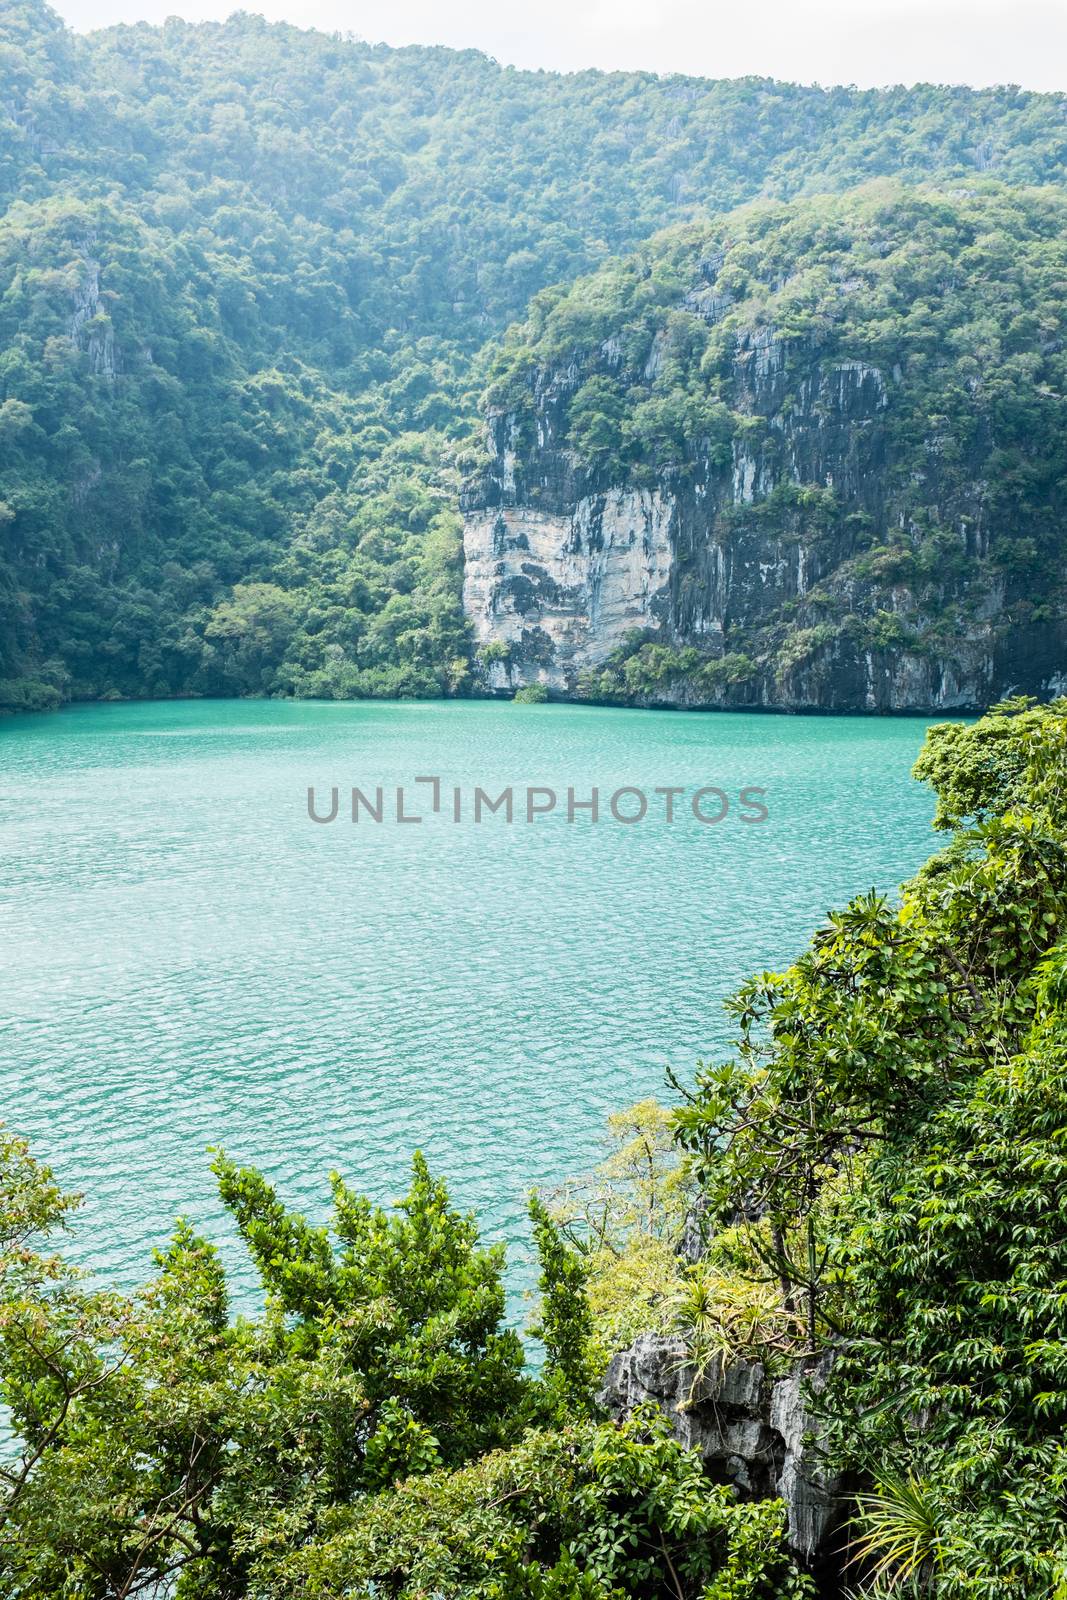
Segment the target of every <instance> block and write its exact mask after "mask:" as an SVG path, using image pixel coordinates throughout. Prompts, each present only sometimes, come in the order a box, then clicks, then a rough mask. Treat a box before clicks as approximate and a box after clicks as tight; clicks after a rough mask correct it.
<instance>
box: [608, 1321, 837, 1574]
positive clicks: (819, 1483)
mask: <svg viewBox="0 0 1067 1600" xmlns="http://www.w3.org/2000/svg"><path fill="white" fill-rule="evenodd" d="M831 1361H832V1357H831V1356H830V1355H824V1356H821V1357H819V1358H818V1359H817V1360H814V1361H810V1362H800V1363H798V1364H797V1365H796V1366H795V1367H794V1368H793V1370H792V1371H791V1372H790V1373H789V1374H788V1375H787V1376H785V1377H782V1378H777V1379H775V1378H772V1377H770V1376H769V1375H768V1373H767V1370H766V1368H765V1367H764V1365H763V1364H762V1362H759V1361H742V1360H735V1361H731V1362H728V1363H727V1364H726V1365H725V1366H721V1365H713V1366H712V1367H711V1368H710V1369H709V1370H708V1371H707V1372H705V1373H698V1372H697V1371H696V1369H695V1368H694V1366H693V1364H692V1362H691V1361H690V1359H689V1357H688V1355H687V1351H686V1346H685V1343H684V1341H683V1340H682V1339H681V1338H676V1337H670V1336H667V1335H663V1334H653V1333H648V1334H642V1335H641V1336H640V1338H638V1339H637V1340H636V1341H635V1342H634V1343H633V1344H632V1345H631V1346H630V1348H629V1349H628V1350H623V1351H621V1352H620V1353H619V1354H617V1355H616V1356H614V1357H613V1358H612V1361H611V1364H610V1365H609V1367H608V1370H607V1373H606V1375H605V1379H604V1386H603V1390H602V1392H601V1395H600V1402H601V1404H602V1405H603V1406H604V1407H605V1409H606V1410H607V1411H608V1412H609V1413H610V1414H611V1415H612V1416H614V1417H617V1418H622V1417H625V1416H628V1415H629V1414H630V1412H632V1411H633V1410H634V1409H635V1408H636V1407H638V1406H642V1405H654V1406H656V1407H658V1408H659V1409H660V1410H661V1411H662V1412H663V1413H664V1414H665V1415H666V1416H668V1417H669V1418H670V1421H671V1425H672V1427H673V1429H674V1432H675V1435H676V1436H677V1438H678V1439H679V1441H680V1442H681V1443H682V1444H683V1445H685V1446H686V1448H687V1449H692V1450H699V1451H700V1453H701V1455H702V1456H703V1457H704V1460H705V1462H706V1463H707V1465H708V1469H709V1471H710V1472H711V1474H712V1475H713V1476H714V1477H715V1478H717V1479H718V1480H719V1481H720V1482H723V1483H730V1484H733V1485H734V1486H735V1488H736V1489H737V1490H738V1492H739V1493H740V1494H742V1495H744V1496H746V1497H748V1496H752V1497H756V1498H768V1497H778V1498H780V1499H782V1500H783V1501H784V1502H785V1505H786V1511H787V1516H788V1541H789V1545H790V1547H791V1549H792V1550H793V1551H794V1552H795V1554H796V1555H797V1556H798V1557H800V1559H801V1560H803V1561H805V1562H807V1563H809V1564H813V1563H817V1562H820V1561H824V1560H826V1559H827V1558H828V1557H830V1558H832V1556H833V1551H834V1545H835V1542H836V1541H835V1534H836V1531H837V1529H838V1527H839V1525H840V1522H841V1518H842V1513H843V1510H844V1496H843V1493H842V1485H841V1483H840V1480H839V1479H837V1478H835V1477H834V1476H833V1475H832V1474H830V1473H828V1472H827V1470H826V1466H825V1461H824V1456H823V1453H822V1451H821V1448H820V1444H819V1430H818V1424H817V1422H816V1421H815V1420H814V1419H813V1417H812V1415H811V1410H810V1398H811V1396H812V1395H813V1394H817V1393H818V1392H819V1391H820V1390H821V1389H822V1388H823V1387H824V1386H825V1383H826V1379H827V1376H828V1374H829V1371H830V1365H831Z"/></svg>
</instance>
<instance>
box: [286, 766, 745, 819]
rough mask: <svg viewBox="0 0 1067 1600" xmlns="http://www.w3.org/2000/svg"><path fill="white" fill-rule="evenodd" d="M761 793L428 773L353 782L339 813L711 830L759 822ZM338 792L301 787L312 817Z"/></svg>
mask: <svg viewBox="0 0 1067 1600" xmlns="http://www.w3.org/2000/svg"><path fill="white" fill-rule="evenodd" d="M416 784H420V785H422V786H423V788H422V790H421V791H419V792H418V793H415V792H414V789H415V785H416ZM490 787H492V786H490ZM766 792H767V791H766V789H763V788H760V787H758V786H756V785H750V786H748V787H746V788H744V789H740V790H738V791H737V792H736V793H731V792H728V791H727V790H725V789H720V788H718V787H717V786H715V785H714V784H708V785H706V786H704V787H703V788H699V789H689V788H688V787H687V786H686V785H685V784H656V785H655V786H654V787H653V788H651V789H646V788H639V787H638V786H637V785H636V784H623V785H621V786H620V787H619V788H617V789H613V790H612V791H611V793H610V794H609V793H607V792H606V791H605V792H603V793H602V791H601V790H600V789H599V788H598V787H597V786H596V785H594V786H593V787H591V788H588V789H584V788H582V789H577V788H575V787H574V786H572V785H568V786H567V788H566V790H563V789H557V788H552V787H551V786H549V785H548V784H526V785H515V784H509V785H508V786H507V788H505V789H501V790H500V792H499V793H498V794H495V795H494V794H491V793H490V790H489V789H486V788H482V787H480V786H479V785H473V786H472V785H466V786H464V785H460V784H446V783H445V781H444V779H443V778H440V777H432V776H431V777H419V778H413V779H412V780H411V781H410V783H409V784H407V785H405V784H395V785H385V784H377V785H376V786H375V787H374V788H369V789H361V788H356V787H355V786H353V787H352V788H350V789H349V790H348V794H347V797H346V801H345V807H344V817H345V819H346V820H350V821H352V822H356V823H360V822H362V823H370V824H371V825H373V824H375V823H393V824H401V825H406V824H411V823H419V822H422V821H423V819H424V816H425V815H426V814H427V810H428V812H429V814H432V815H435V816H443V817H446V818H447V819H448V820H449V821H451V822H474V823H481V822H484V821H487V820H490V821H494V822H504V823H508V822H524V823H533V822H539V821H541V820H543V819H544V818H545V817H549V816H552V815H553V814H556V815H559V816H565V817H566V820H567V821H568V822H578V821H582V822H593V823H598V822H603V821H608V820H610V821H611V822H615V823H621V824H622V825H623V826H624V827H630V826H632V825H633V824H634V823H639V822H645V821H646V820H654V821H661V822H671V823H673V822H675V821H676V820H678V818H679V817H687V816H690V815H691V816H693V817H695V818H696V820H697V822H700V823H703V824H704V826H706V827H714V826H715V825H716V824H717V823H720V822H725V821H726V819H727V818H728V817H733V818H735V819H736V820H737V821H740V822H746V823H761V822H766V821H767V818H768V815H769V813H768V810H767V807H766V806H765V805H764V803H763V797H764V796H765V794H766ZM341 794H342V790H341V789H340V787H338V786H337V785H334V786H333V787H332V788H331V789H330V799H329V805H328V806H326V805H324V804H323V802H322V800H320V799H317V798H316V794H315V789H314V786H313V785H311V786H309V787H308V792H307V807H308V816H309V817H310V818H311V820H312V822H319V823H323V824H325V823H330V822H337V821H338V819H339V818H341V816H342V810H341Z"/></svg>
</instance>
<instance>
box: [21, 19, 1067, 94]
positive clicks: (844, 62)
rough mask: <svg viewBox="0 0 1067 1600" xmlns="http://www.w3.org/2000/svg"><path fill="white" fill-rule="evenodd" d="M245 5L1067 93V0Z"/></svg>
mask: <svg viewBox="0 0 1067 1600" xmlns="http://www.w3.org/2000/svg"><path fill="white" fill-rule="evenodd" d="M52 3H53V4H54V5H55V6H56V9H57V10H58V11H60V12H61V14H62V15H63V16H64V17H66V18H67V20H68V21H69V22H70V23H71V24H72V25H73V26H74V27H75V28H79V29H88V28H96V27H104V26H106V25H107V24H108V23H112V22H136V21H138V20H144V21H149V22H162V21H163V19H164V18H165V17H167V16H173V15H178V16H183V17H186V18H188V19H189V20H191V21H195V20H201V19H204V18H218V19H221V18H224V17H226V16H228V15H229V14H230V12H232V11H234V10H236V9H238V6H237V4H236V3H235V0H52ZM241 9H243V10H247V11H259V12H262V13H263V14H264V15H265V16H267V17H269V18H271V20H286V21H290V22H295V23H298V24H299V25H301V26H303V27H315V28H325V29H329V30H331V31H333V30H339V31H342V32H351V33H354V34H356V35H357V36H358V37H360V38H363V39H371V40H375V41H377V40H384V41H385V42H386V43H388V44H447V45H456V46H461V47H465V46H470V45H473V46H475V47H476V48H477V49H479V50H485V51H486V52H487V53H488V54H489V55H492V56H496V57H497V59H498V60H500V61H505V62H513V63H514V64H515V65H517V66H522V67H554V68H559V69H562V70H565V71H569V70H574V69H577V68H581V67H608V68H611V67H625V68H635V67H636V68H644V69H647V70H650V71H654V72H690V73H697V74H700V75H702V76H705V77H715V78H718V77H735V76H738V75H740V74H744V73H760V74H765V75H767V76H770V77H776V78H789V79H795V80H797V81H799V82H802V83H811V82H819V83H858V84H862V85H872V84H884V83H902V82H903V83H912V82H915V81H916V80H918V79H926V80H932V81H934V82H939V83H971V84H988V83H1018V84H1022V85H1023V86H1024V87H1026V88H1031V89H1067V0H1019V3H1017V4H1011V3H1009V0H451V3H445V4H442V3H440V0H438V3H436V4H434V3H432V0H245V3H244V5H243V6H242V7H241Z"/></svg>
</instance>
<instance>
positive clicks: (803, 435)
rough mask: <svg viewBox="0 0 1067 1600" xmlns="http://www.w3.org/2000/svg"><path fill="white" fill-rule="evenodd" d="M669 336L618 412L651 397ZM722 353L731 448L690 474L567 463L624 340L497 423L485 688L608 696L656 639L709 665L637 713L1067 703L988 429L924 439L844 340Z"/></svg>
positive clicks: (900, 387)
mask: <svg viewBox="0 0 1067 1600" xmlns="http://www.w3.org/2000/svg"><path fill="white" fill-rule="evenodd" d="M720 266H721V260H720V259H709V260H708V261H706V262H704V263H703V264H702V270H703V276H702V278H701V280H700V282H699V283H697V284H696V285H695V286H694V287H693V288H692V289H691V290H690V291H688V293H687V294H686V295H685V296H684V298H683V300H682V302H681V307H680V309H682V310H684V311H686V312H688V313H689V314H690V315H692V316H693V317H698V318H700V319H701V320H702V321H703V322H705V323H709V324H714V323H716V322H718V321H720V320H721V319H722V318H723V316H724V315H726V314H727V312H728V311H729V310H730V299H729V296H728V295H725V294H723V293H721V292H720V291H719V290H718V289H717V288H716V275H717V273H718V270H719V267H720ZM842 287H843V292H844V291H846V290H848V289H849V284H848V283H847V282H846V283H845V284H844V285H843V286H842ZM664 338H665V335H664V334H663V333H662V331H661V332H660V333H657V334H656V335H655V336H654V337H653V338H652V340H651V344H650V347H649V350H648V354H647V359H645V362H644V366H643V368H642V369H641V370H640V372H639V376H638V379H637V380H634V379H633V377H632V375H631V377H629V378H627V379H626V383H629V384H631V388H629V389H626V387H625V383H624V384H623V388H624V390H625V392H626V394H627V395H631V394H633V393H635V392H639V391H638V390H634V389H633V387H632V384H633V383H634V382H635V381H636V382H637V383H638V386H640V383H641V382H646V381H647V383H652V382H654V380H655V379H656V376H657V373H658V371H659V369H660V365H661V363H662V361H663V359H664ZM731 351H732V354H731V356H730V360H729V365H728V372H727V377H726V379H725V383H724V387H723V388H722V391H721V392H723V393H725V394H726V396H727V397H728V404H729V407H730V411H731V415H732V417H733V421H734V428H733V434H732V438H731V439H728V440H727V441H726V442H725V444H724V442H723V440H722V439H720V440H719V441H718V442H717V444H716V445H715V446H713V445H712V444H711V443H710V442H708V443H707V444H706V445H705V446H702V447H699V448H695V449H693V450H691V451H690V455H689V457H688V459H686V460H685V461H684V462H679V461H678V460H677V459H675V460H673V461H670V462H669V463H668V464H666V465H663V466H659V467H657V466H656V464H655V462H654V461H648V462H644V463H641V464H640V467H639V468H630V469H627V471H626V472H622V470H621V469H619V468H617V467H616V468H612V469H604V468H598V469H594V468H592V467H590V466H588V465H584V464H583V463H582V462H581V461H580V460H579V458H578V456H577V455H576V453H575V452H574V451H573V450H572V449H571V447H570V443H569V431H568V429H569V421H568V418H569V406H570V402H571V400H572V398H573V396H574V395H575V394H576V393H577V391H578V390H579V389H580V388H581V387H582V385H583V384H586V383H587V382H588V381H589V380H590V378H593V379H602V380H603V381H604V382H605V383H608V382H609V381H611V382H614V375H615V374H616V373H617V371H618V370H619V364H620V362H621V361H622V360H623V356H622V353H621V348H620V344H619V341H618V339H616V338H609V339H607V340H605V341H604V342H603V343H602V345H601V346H600V348H599V350H598V351H597V352H596V353H595V355H594V356H593V357H590V356H589V355H588V354H586V355H584V356H582V357H581V358H579V357H577V356H576V357H575V359H574V360H573V361H571V362H570V363H568V364H565V365H563V366H561V367H559V368H556V369H554V370H540V371H537V372H535V374H534V375H533V377H532V378H531V380H530V387H531V394H530V399H529V403H528V404H526V403H524V404H523V405H519V406H517V407H516V409H513V410H509V411H499V412H496V413H494V414H492V415H490V417H489V418H488V445H489V464H488V467H487V469H486V470H485V471H484V472H483V473H482V475H481V476H480V477H479V478H478V480H477V481H476V482H473V483H471V484H470V485H469V486H468V489H467V492H466V495H465V501H464V510H465V530H464V554H465V570H466V577H465V583H464V606H465V610H466V613H467V615H468V617H469V619H470V621H471V623H472V626H473V631H474V635H475V639H476V642H477V644H478V645H479V646H481V647H483V657H485V660H486V666H485V682H486V685H487V687H489V688H490V689H492V690H495V691H500V692H503V691H510V690H511V689H513V688H515V687H516V686H518V685H519V684H523V683H529V682H531V681H534V680H538V681H540V682H542V683H544V684H545V685H546V686H548V687H549V688H550V689H552V690H554V691H556V692H558V693H561V694H565V695H570V694H574V693H577V692H582V693H585V694H588V695H590V696H591V697H593V698H597V697H598V696H599V694H600V690H598V680H597V675H598V673H601V672H602V671H603V669H604V666H605V663H610V660H611V658H612V656H613V654H614V653H616V652H618V651H619V649H620V646H624V645H626V646H628V647H629V648H631V649H632V647H633V642H634V640H635V639H638V640H640V639H643V640H646V641H649V642H655V643H659V644H663V645H665V646H667V647H668V648H669V649H670V650H671V651H673V652H675V653H677V652H679V651H684V650H687V649H688V650H689V651H690V652H692V650H693V649H694V648H695V650H696V651H697V652H698V653H699V657H698V661H697V665H696V667H695V668H694V669H692V670H683V671H680V672H679V671H678V670H672V671H670V672H669V673H666V674H665V675H664V676H663V677H662V678H661V679H660V680H658V681H657V682H656V683H655V684H654V685H652V686H650V685H648V684H647V683H641V684H638V685H637V686H636V689H635V692H634V694H633V695H632V698H635V699H636V700H638V701H639V702H640V703H649V704H663V705H679V706H692V705H707V704H712V705H724V706H736V707H752V708H762V709H824V710H838V711H911V710H915V711H966V710H971V709H978V708H981V707H984V706H986V705H988V704H989V703H990V702H991V701H993V700H995V699H998V698H1000V697H1002V696H1004V695H1006V694H1009V693H1015V692H1026V693H1033V694H1037V695H1039V696H1041V697H1048V696H1050V695H1052V694H1055V693H1057V692H1060V688H1061V686H1062V683H1063V679H1064V673H1065V669H1067V627H1065V624H1064V622H1063V620H1062V617H1060V616H1058V615H1057V614H1056V613H1055V608H1053V609H1052V611H1051V612H1050V610H1049V608H1048V607H1042V606H1039V605H1036V604H1035V603H1034V597H1033V596H1028V595H1027V593H1026V592H1025V583H1021V584H1015V585H1014V587H1013V586H1012V582H1011V580H1010V579H1008V578H1006V577H1005V574H1004V571H1003V570H1002V569H1001V568H998V567H997V566H996V564H995V563H993V562H992V561H991V560H990V550H991V541H992V540H993V539H994V536H995V535H996V533H997V531H998V528H999V522H998V518H999V519H1000V521H1001V522H1004V523H1005V526H1004V527H1003V528H999V531H1000V532H1003V533H1005V535H1006V536H1007V535H1009V534H1010V535H1014V533H1015V532H1016V531H1017V529H1016V528H1015V527H1014V526H1009V524H1011V523H1012V517H1011V514H1010V510H1009V511H1005V510H1004V509H1003V497H1001V499H1000V501H998V499H997V495H996V494H995V493H994V492H993V491H994V488H995V487H996V486H995V485H993V484H991V482H990V481H989V476H988V473H989V457H990V454H991V450H992V441H991V437H990V435H989V433H988V431H987V430H986V428H985V426H984V424H983V423H982V422H981V421H980V420H979V421H978V422H976V423H975V426H974V428H973V430H972V436H971V437H970V438H968V439H967V440H966V442H965V446H964V445H961V443H960V441H959V440H957V439H956V438H951V439H949V438H946V437H944V436H942V435H941V434H940V433H939V432H938V428H939V425H940V424H939V422H938V419H937V418H935V417H931V418H929V419H927V423H928V425H927V432H926V434H925V436H923V437H919V438H916V437H915V436H914V435H915V426H916V424H915V422H914V416H913V412H914V396H913V395H912V397H911V398H910V399H908V400H907V401H905V400H904V399H902V398H901V397H902V396H904V395H905V394H906V393H908V392H909V391H908V383H909V379H908V375H907V373H906V371H902V370H901V368H900V367H899V366H898V365H890V364H886V365H878V364H876V363H875V362H873V361H869V360H859V359H846V358H843V357H842V356H841V353H840V350H839V349H837V348H836V347H835V346H834V344H833V341H832V340H830V339H825V340H823V341H822V342H820V340H819V339H818V338H816V337H815V336H806V337H803V338H801V337H796V336H790V337H788V338H787V337H785V336H784V335H782V334H781V333H780V331H779V330H778V329H777V328H775V327H774V326H772V325H760V326H752V327H749V328H742V329H741V330H740V331H738V332H737V333H736V334H734V335H733V336H732V344H731ZM620 382H622V380H620ZM647 383H646V387H647ZM640 392H645V391H644V390H640ZM908 405H910V406H912V411H909V412H908V420H907V423H906V425H902V424H901V422H900V420H899V416H898V412H899V411H900V410H901V409H902V408H903V409H906V407H907V406H908ZM635 479H636V481H635ZM1057 492H1058V491H1057ZM997 505H1000V506H1001V509H1000V510H999V511H998V510H996V509H995V507H996V506H997ZM1045 514H1046V516H1047V517H1054V511H1053V507H1052V506H1051V505H1050V506H1049V507H1047V508H1045ZM937 541H940V542H941V543H940V545H939V544H938V543H937ZM939 549H943V551H944V554H943V556H938V555H937V554H936V551H938V550H939ZM931 551H934V552H935V554H933V555H931ZM1038 598H1039V599H1041V600H1043V599H1044V598H1045V596H1040V597H1038ZM485 646H494V647H495V648H492V649H490V650H489V651H488V652H485V650H484V647H485ZM716 662H719V663H723V666H724V670H723V671H722V672H721V673H719V674H717V673H716V670H715V667H714V663H716ZM707 664H711V669H710V670H706V666H707ZM727 668H728V669H729V670H726V669H727ZM605 681H606V680H605ZM607 697H609V698H610V694H609V695H608V696H607Z"/></svg>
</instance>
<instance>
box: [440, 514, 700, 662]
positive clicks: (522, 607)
mask: <svg viewBox="0 0 1067 1600" xmlns="http://www.w3.org/2000/svg"><path fill="white" fill-rule="evenodd" d="M673 515H674V503H673V500H672V499H671V497H670V496H669V495H668V496H665V495H662V494H660V492H659V491H658V490H656V491H649V490H646V489H634V490H622V489H619V490H612V491H610V492H609V493H608V494H606V495H598V496H596V497H592V498H587V499H584V500H579V501H578V503H577V505H576V506H575V508H574V512H573V514H572V515H571V516H569V517H567V516H554V515H548V514H546V513H544V512H539V511H535V510H532V509H530V508H529V507H527V506H508V507H504V508H490V509H488V510H481V511H475V512H472V513H470V514H468V516H467V517H466V519H465V524H464V535H463V552H464V581H463V605H464V610H465V611H466V613H467V615H468V617H470V619H471V621H472V623H473V625H474V633H475V638H476V640H477V641H478V643H479V644H484V643H487V642H488V641H489V640H492V639H497V640H500V641H501V643H503V644H507V645H509V646H511V647H512V651H513V656H514V657H515V658H516V660H517V659H518V658H520V657H521V658H522V661H523V663H524V666H523V670H522V672H521V681H522V682H531V681H534V680H539V681H540V682H542V683H545V684H546V685H548V686H549V687H551V688H558V689H564V688H567V687H571V686H573V684H574V682H575V680H576V679H577V676H578V673H579V672H580V671H581V670H582V669H583V668H585V667H593V666H597V665H599V664H600V663H601V662H603V661H604V660H605V659H606V657H607V656H609V655H610V654H611V652H612V651H613V650H614V649H615V648H616V647H617V646H618V645H620V644H621V643H622V642H623V640H624V639H625V637H626V635H627V633H629V632H630V631H631V630H632V629H634V628H653V627H656V626H657V625H658V623H659V622H660V621H661V620H662V617H663V613H664V610H665V606H666V595H667V588H668V585H669V582H670V574H671V541H670V528H671V520H672V517H673ZM539 658H540V659H539ZM508 681H510V677H509V671H508V669H507V668H505V667H504V665H503V664H502V663H495V664H494V666H493V668H492V669H491V674H490V682H491V683H492V684H493V686H494V687H503V686H504V685H505V684H506V683H507V682H508Z"/></svg>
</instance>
